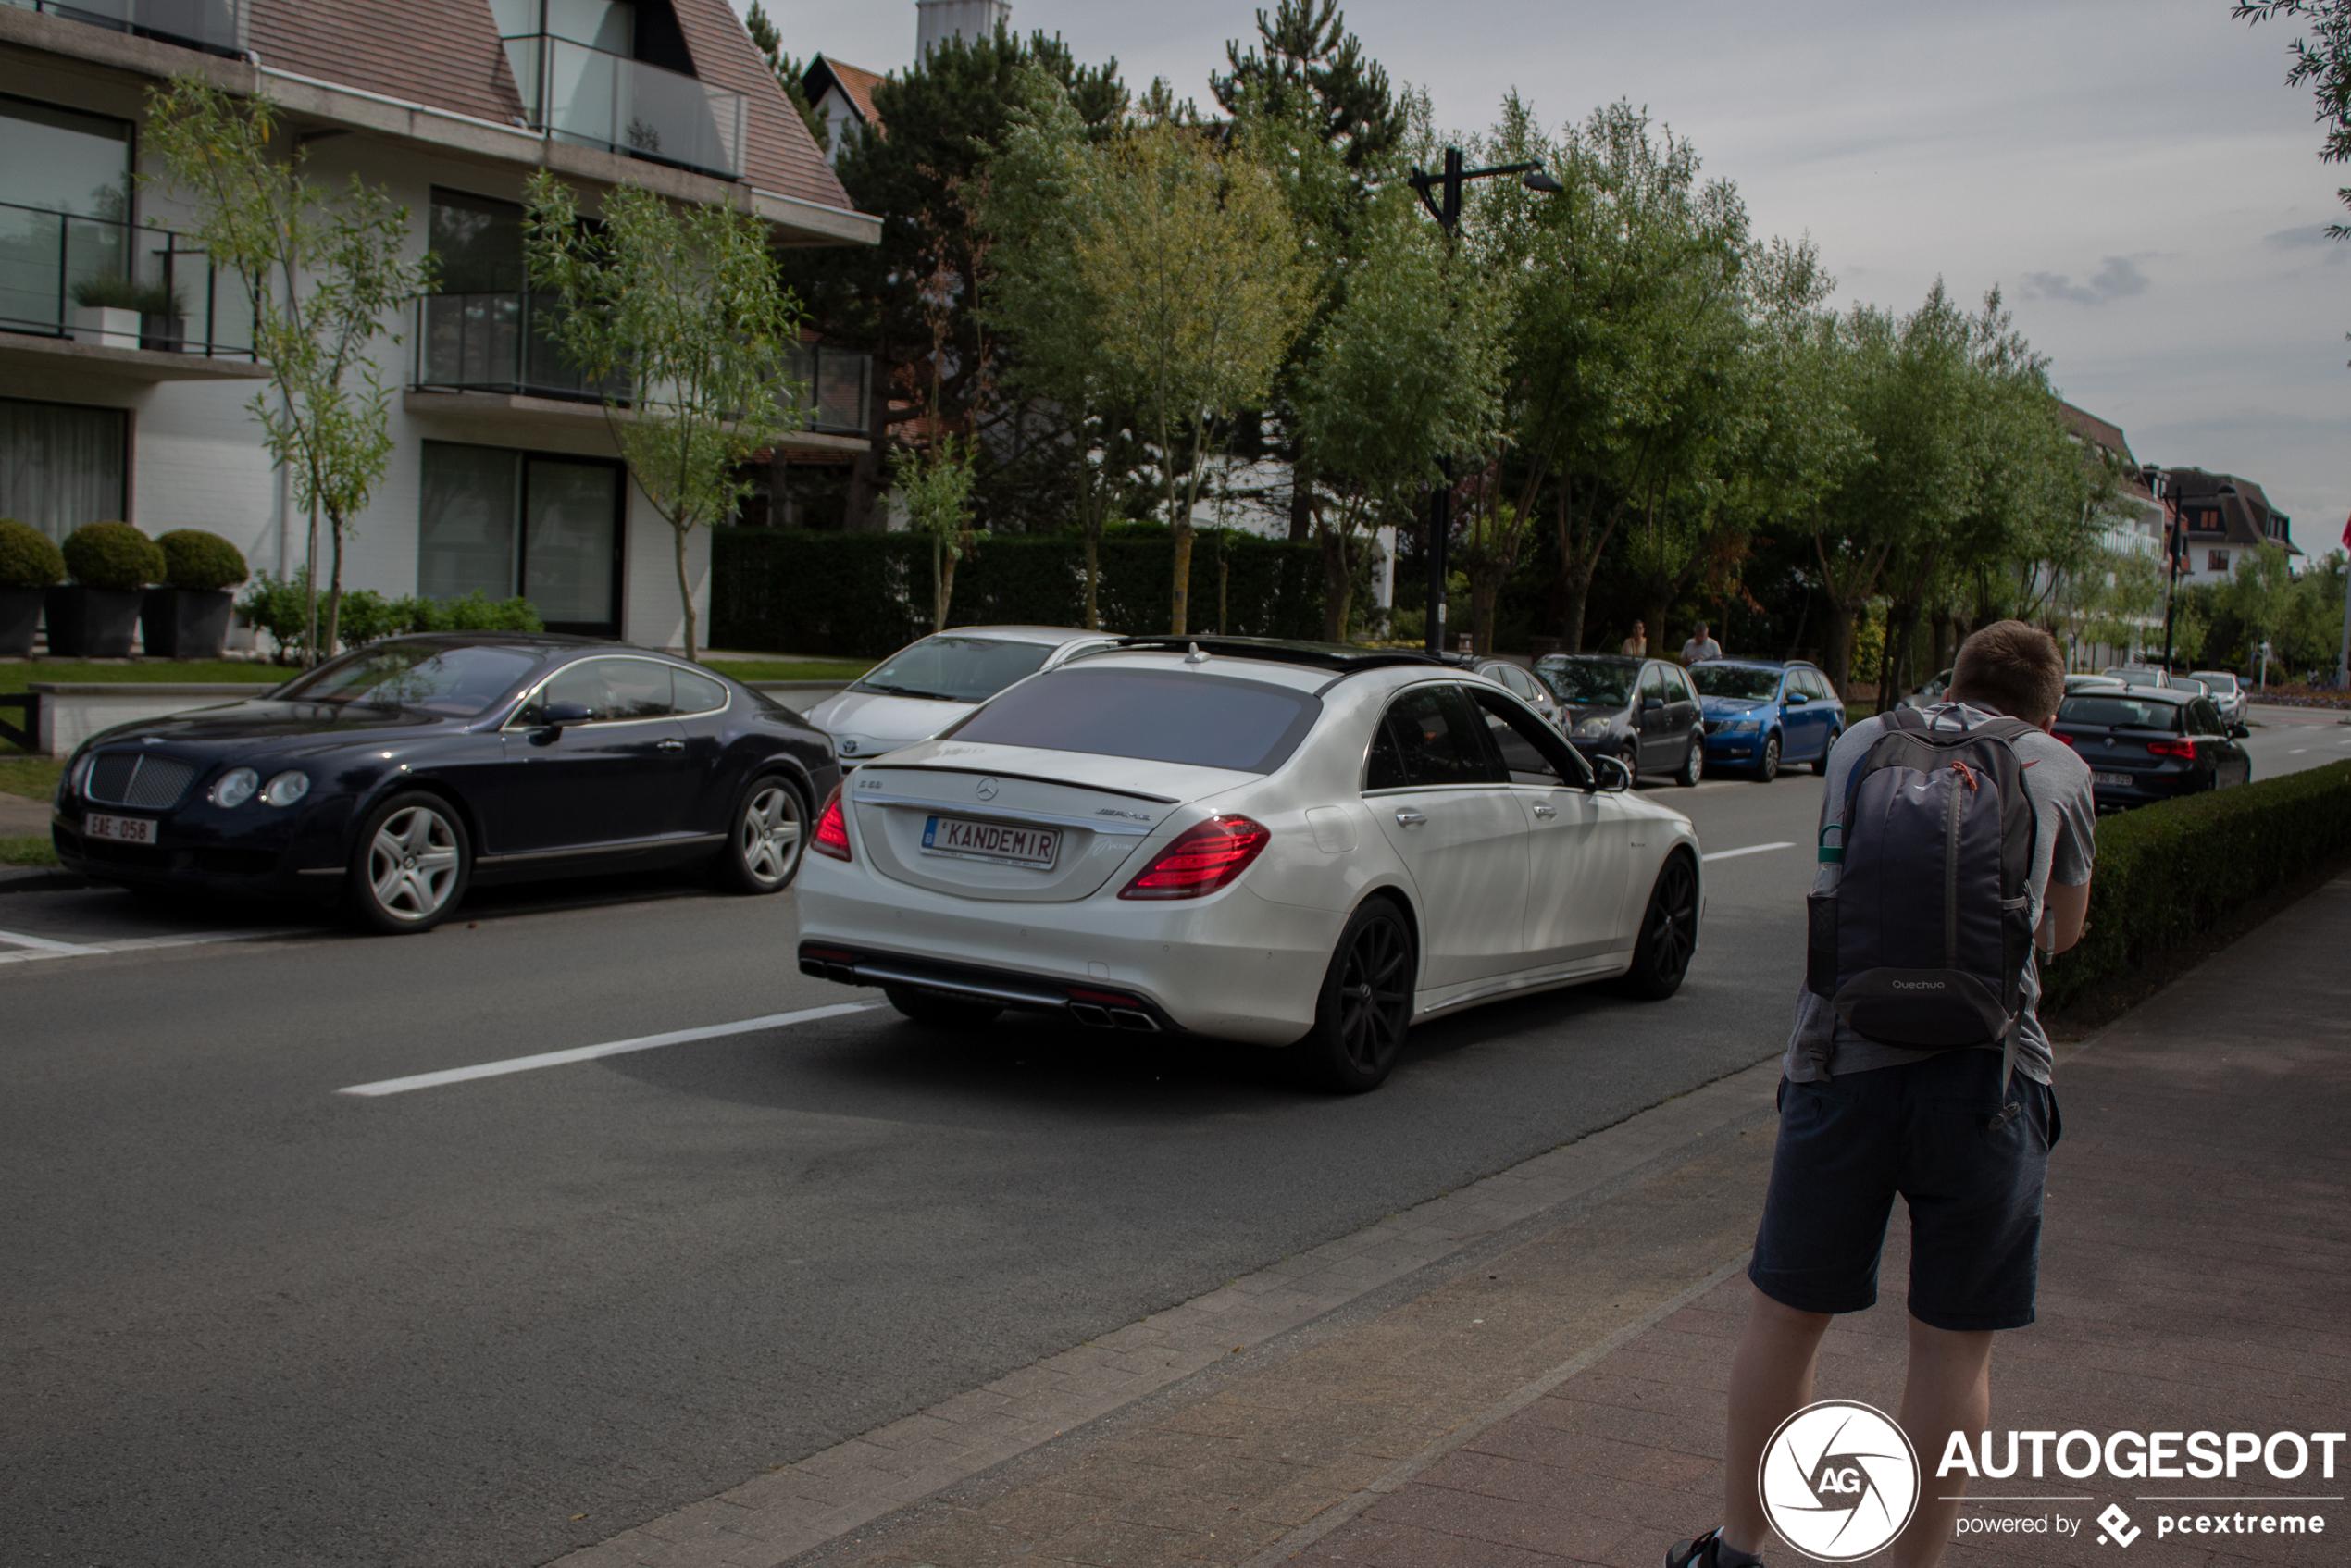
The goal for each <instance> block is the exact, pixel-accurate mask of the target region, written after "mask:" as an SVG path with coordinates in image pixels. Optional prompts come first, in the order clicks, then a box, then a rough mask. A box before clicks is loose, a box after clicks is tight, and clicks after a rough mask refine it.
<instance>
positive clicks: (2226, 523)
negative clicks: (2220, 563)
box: [2167, 468, 2302, 555]
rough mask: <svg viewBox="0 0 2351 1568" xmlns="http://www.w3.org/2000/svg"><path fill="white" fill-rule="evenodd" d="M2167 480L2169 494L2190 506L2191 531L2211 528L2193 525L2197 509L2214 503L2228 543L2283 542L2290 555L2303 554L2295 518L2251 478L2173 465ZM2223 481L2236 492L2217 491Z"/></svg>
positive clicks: (2243, 544)
mask: <svg viewBox="0 0 2351 1568" xmlns="http://www.w3.org/2000/svg"><path fill="white" fill-rule="evenodd" d="M2169 480H2170V482H2169V485H2168V487H2167V488H2168V489H2169V491H2170V492H2171V499H2172V500H2173V501H2174V502H2176V503H2178V504H2180V505H2181V506H2182V507H2183V508H2189V509H2190V514H2189V515H2190V519H2191V529H2190V531H2191V532H2192V533H2193V532H2196V531H2205V532H2209V531H2210V530H2208V529H2207V530H2197V529H2195V528H2194V527H2193V521H2194V517H2195V515H2196V513H2198V512H2205V511H2208V510H2210V509H2211V508H2212V507H2213V506H2215V505H2217V506H2218V508H2219V510H2220V529H2221V531H2222V532H2224V533H2226V534H2227V536H2228V542H2229V543H2231V544H2233V545H2242V546H2244V547H2245V548H2247V549H2250V548H2252V547H2253V546H2255V545H2259V544H2282V545H2283V546H2284V547H2285V551H2286V554H2289V555H2299V554H2302V552H2301V550H2300V549H2299V548H2297V547H2296V546H2295V542H2294V533H2293V524H2294V520H2293V519H2292V518H2291V517H2288V516H2286V515H2285V514H2284V513H2283V512H2281V511H2279V510H2278V509H2277V508H2276V507H2274V506H2272V505H2270V498H2269V496H2268V495H2266V494H2264V493H2263V492H2262V490H2261V487H2260V486H2259V485H2258V484H2255V483H2254V482H2253V481H2252V480H2251V479H2239V478H2237V476H2236V475H2234V474H2208V473H2206V472H2205V471H2204V470H2203V469H2201V468H2173V469H2171V470H2170V475H2169ZM2223 485H2227V486H2230V487H2231V488H2233V490H2234V491H2235V493H2234V494H2233V495H2222V494H2220V488H2221V487H2222V486H2223ZM2198 501H2201V502H2204V503H2206V505H2204V506H2195V505H2194V504H2195V503H2196V502H2198ZM2273 520H2274V521H2275V522H2276V524H2277V526H2278V528H2277V532H2275V533H2271V532H2270V527H2269V525H2270V522H2272V521H2273Z"/></svg>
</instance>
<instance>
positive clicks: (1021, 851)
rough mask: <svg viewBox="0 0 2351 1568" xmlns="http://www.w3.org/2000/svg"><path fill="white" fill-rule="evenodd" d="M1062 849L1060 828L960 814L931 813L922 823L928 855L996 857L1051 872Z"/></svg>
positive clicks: (965, 857) (1014, 863)
mask: <svg viewBox="0 0 2351 1568" xmlns="http://www.w3.org/2000/svg"><path fill="white" fill-rule="evenodd" d="M1061 848H1062V836H1061V830H1060V829H1059V828H1014V827H1012V826H1011V825H1009V824H1007V823H1002V822H972V821H968V820H966V819H964V818H963V817H960V816H934V817H932V818H931V819H930V820H929V821H927V822H926V823H924V824H923V849H924V851H925V852H927V853H929V854H949V855H958V856H961V857H962V858H964V859H965V860H995V861H1001V862H1003V863H1004V864H1005V865H1034V866H1037V867H1039V869H1042V870H1049V871H1050V870H1051V869H1052V865H1053V857H1054V856H1056V855H1058V854H1060V853H1061Z"/></svg>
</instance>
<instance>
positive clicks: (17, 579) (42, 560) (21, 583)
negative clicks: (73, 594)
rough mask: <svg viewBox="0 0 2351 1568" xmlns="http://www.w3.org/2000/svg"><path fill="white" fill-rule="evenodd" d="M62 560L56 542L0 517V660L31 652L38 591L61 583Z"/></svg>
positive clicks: (26, 525)
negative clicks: (52, 584)
mask: <svg viewBox="0 0 2351 1568" xmlns="http://www.w3.org/2000/svg"><path fill="white" fill-rule="evenodd" d="M65 575H66V558H65V557H64V556H63V555H61V554H58V553H57V545H56V541H55V540H53V539H51V538H50V537H49V536H48V535H47V534H45V533H43V532H42V531H41V530H40V529H37V528H34V527H33V526H32V525H31V524H30V523H20V522H19V521H17V520H16V519H15V518H14V517H0V658H10V659H21V658H24V657H27V656H28V655H30V654H31V652H32V634H33V633H34V632H36V631H38V630H40V629H41V600H42V591H43V590H44V589H45V588H47V587H48V586H49V585H50V584H51V583H55V582H62V581H64V580H65Z"/></svg>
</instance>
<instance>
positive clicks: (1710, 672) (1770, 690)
mask: <svg viewBox="0 0 2351 1568" xmlns="http://www.w3.org/2000/svg"><path fill="white" fill-rule="evenodd" d="M1690 679H1691V681H1692V683H1694V684H1695V685H1696V686H1697V687H1698V695H1699V696H1701V697H1770V696H1773V695H1774V694H1775V693H1777V692H1778V691H1779V689H1780V672H1779V671H1778V670H1775V669H1757V668H1755V667H1754V666H1750V665H1719V664H1713V663H1707V664H1702V665H1698V666H1696V667H1694V668H1693V669H1692V670H1691V671H1690Z"/></svg>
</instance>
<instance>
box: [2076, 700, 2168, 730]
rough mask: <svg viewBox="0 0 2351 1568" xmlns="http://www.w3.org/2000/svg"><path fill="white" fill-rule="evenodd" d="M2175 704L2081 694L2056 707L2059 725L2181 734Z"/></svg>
mask: <svg viewBox="0 0 2351 1568" xmlns="http://www.w3.org/2000/svg"><path fill="white" fill-rule="evenodd" d="M2180 709H2181V704H2180V703H2153V702H2147V701H2145V700H2143V699H2140V698H2137V697H2119V696H2110V695H2107V694H2103V693H2101V694H2100V695H2097V696H2091V695H2090V694H2089V693H2087V692H2084V693H2083V694H2082V695H2081V696H2078V697H2068V698H2067V699H2066V700H2065V701H2064V702H2063V703H2060V704H2059V706H2058V722H2059V724H2103V725H2107V726H2109V727H2111V728H2121V729H2168V730H2170V731H2171V733H2173V734H2174V735H2176V734H2178V733H2179V732H2180Z"/></svg>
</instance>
